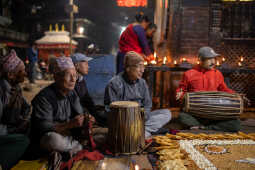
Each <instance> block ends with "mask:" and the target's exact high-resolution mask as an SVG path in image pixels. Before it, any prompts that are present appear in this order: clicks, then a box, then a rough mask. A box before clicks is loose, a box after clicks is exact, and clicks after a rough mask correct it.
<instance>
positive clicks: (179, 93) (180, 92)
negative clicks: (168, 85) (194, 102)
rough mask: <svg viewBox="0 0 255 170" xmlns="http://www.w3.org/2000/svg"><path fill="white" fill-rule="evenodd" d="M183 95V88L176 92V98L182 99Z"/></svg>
mask: <svg viewBox="0 0 255 170" xmlns="http://www.w3.org/2000/svg"><path fill="white" fill-rule="evenodd" d="M182 95H183V91H182V89H181V90H180V91H179V92H177V93H176V96H175V97H176V100H180V99H181V97H182Z"/></svg>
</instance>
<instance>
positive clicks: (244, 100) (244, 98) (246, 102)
mask: <svg viewBox="0 0 255 170" xmlns="http://www.w3.org/2000/svg"><path fill="white" fill-rule="evenodd" d="M239 95H240V96H241V97H242V99H243V102H244V104H245V105H247V106H250V105H251V101H250V100H249V99H248V98H247V97H246V94H244V93H239Z"/></svg>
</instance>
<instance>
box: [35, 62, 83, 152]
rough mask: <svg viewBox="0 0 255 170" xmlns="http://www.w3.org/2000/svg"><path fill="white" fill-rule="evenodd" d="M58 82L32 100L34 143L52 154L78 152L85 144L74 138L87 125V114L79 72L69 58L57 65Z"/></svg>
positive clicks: (56, 75)
mask: <svg viewBox="0 0 255 170" xmlns="http://www.w3.org/2000/svg"><path fill="white" fill-rule="evenodd" d="M53 74H54V80H55V82H54V83H52V84H51V85H49V86H48V87H46V88H44V89H42V90H41V91H40V92H39V94H37V95H36V97H35V98H34V99H33V101H32V106H33V113H32V120H31V121H32V135H31V136H32V142H35V143H37V144H38V145H40V148H41V149H43V150H46V151H49V152H54V151H57V152H69V153H77V152H78V151H80V150H82V145H81V144H80V143H79V142H78V141H77V140H75V139H74V136H75V135H74V132H75V130H80V129H81V127H82V126H83V123H84V114H83V113H84V111H83V109H82V107H81V105H80V100H79V97H78V95H77V94H76V92H75V91H74V87H75V83H76V80H77V77H78V75H77V72H76V70H75V67H74V64H73V62H72V60H71V58H69V57H58V58H56V60H55V62H54V70H53Z"/></svg>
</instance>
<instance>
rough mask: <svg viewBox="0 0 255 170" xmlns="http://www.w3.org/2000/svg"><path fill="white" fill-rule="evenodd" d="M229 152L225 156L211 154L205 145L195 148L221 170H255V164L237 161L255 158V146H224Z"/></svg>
mask: <svg viewBox="0 0 255 170" xmlns="http://www.w3.org/2000/svg"><path fill="white" fill-rule="evenodd" d="M222 146H224V148H226V149H227V150H228V153H225V154H209V153H207V152H205V151H204V147H205V146H203V145H200V146H195V148H196V149H197V150H198V151H199V152H200V153H202V154H203V155H204V156H205V157H206V158H207V159H208V160H210V161H211V162H212V163H213V164H214V166H215V167H217V168H218V169H219V170H254V169H255V164H250V163H238V162H236V160H240V159H245V158H255V145H222Z"/></svg>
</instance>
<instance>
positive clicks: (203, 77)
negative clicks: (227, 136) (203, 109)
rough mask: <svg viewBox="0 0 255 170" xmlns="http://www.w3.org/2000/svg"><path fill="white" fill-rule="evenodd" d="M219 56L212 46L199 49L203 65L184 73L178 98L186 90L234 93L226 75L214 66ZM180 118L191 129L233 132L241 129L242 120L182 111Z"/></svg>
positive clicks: (178, 90)
mask: <svg viewBox="0 0 255 170" xmlns="http://www.w3.org/2000/svg"><path fill="white" fill-rule="evenodd" d="M217 56H219V54H217V53H215V52H214V50H213V49H212V48H210V47H202V48H200V49H199V51H198V57H199V59H200V61H201V65H198V66H196V67H194V68H193V69H191V70H188V71H186V72H185V73H184V75H183V78H182V81H181V82H180V84H179V88H178V89H177V90H176V100H180V101H181V100H182V99H183V96H184V94H185V93H186V92H199V91H224V92H228V93H234V91H232V90H231V89H229V88H228V87H227V86H226V84H225V83H224V77H223V75H222V74H221V72H220V71H219V70H217V69H215V68H214V66H215V57H217ZM179 120H180V122H181V123H182V124H184V125H186V126H187V127H188V128H190V129H207V130H219V131H233V132H235V131H239V130H240V120H238V119H231V120H222V121H212V120H208V119H201V118H197V117H194V116H191V115H190V114H188V113H184V112H181V113H180V115H179Z"/></svg>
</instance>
